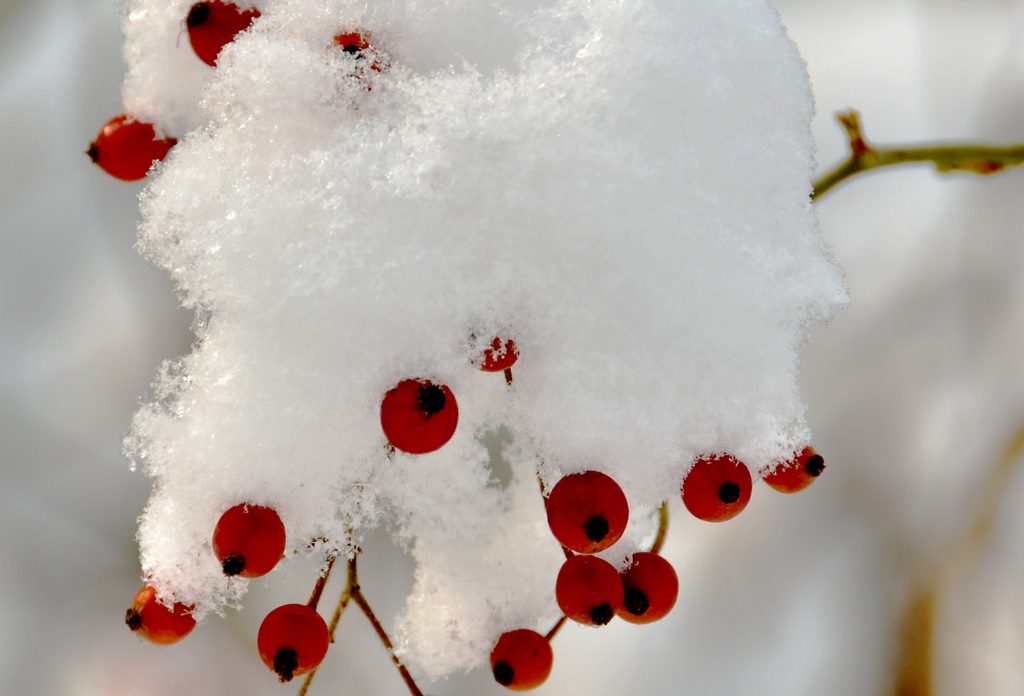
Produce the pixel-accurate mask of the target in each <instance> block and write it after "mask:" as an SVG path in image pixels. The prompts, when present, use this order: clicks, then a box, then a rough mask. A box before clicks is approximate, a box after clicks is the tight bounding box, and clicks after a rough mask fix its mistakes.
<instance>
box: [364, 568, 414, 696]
mask: <svg viewBox="0 0 1024 696" xmlns="http://www.w3.org/2000/svg"><path fill="white" fill-rule="evenodd" d="M351 594H352V600H353V601H354V602H355V603H356V604H357V605H359V608H360V609H362V610H363V614H364V615H365V616H366V618H367V619H368V620H369V622H370V624H371V625H372V626H373V630H375V631H376V632H377V637H378V638H380V642H381V643H383V644H384V647H385V648H386V649H387V651H388V652H389V653H390V654H391V661H392V662H394V663H395V667H396V668H398V672H399V674H401V675H402V679H404V680H405V685H406V686H408V687H409V692H410V693H411V694H412V695H413V696H423V692H422V691H420V687H418V686H417V685H416V681H415V680H414V679H413V678H412V675H411V674H409V670H408V669H406V668H405V665H403V664H402V661H401V660H400V659H398V656H397V655H395V646H394V645H392V644H391V639H390V638H388V634H387V632H386V631H385V630H384V627H383V626H382V625H381V623H380V621H378V620H377V616H376V615H375V614H374V613H373V609H371V608H370V603H369V602H367V601H366V597H364V596H363V593H362V591H361V590H360V589H359V585H353V586H352V590H351Z"/></svg>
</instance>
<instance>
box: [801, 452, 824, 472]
mask: <svg viewBox="0 0 1024 696" xmlns="http://www.w3.org/2000/svg"><path fill="white" fill-rule="evenodd" d="M806 468H807V473H808V474H810V475H811V476H814V477H818V476H821V472H823V471H824V470H825V458H824V457H822V456H821V455H820V454H816V455H814V456H813V457H811V458H810V459H808V460H807V467H806Z"/></svg>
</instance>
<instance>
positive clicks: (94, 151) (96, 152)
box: [85, 143, 100, 163]
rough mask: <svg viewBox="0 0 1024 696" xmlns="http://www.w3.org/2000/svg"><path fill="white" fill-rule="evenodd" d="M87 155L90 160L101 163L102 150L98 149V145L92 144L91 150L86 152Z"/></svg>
mask: <svg viewBox="0 0 1024 696" xmlns="http://www.w3.org/2000/svg"><path fill="white" fill-rule="evenodd" d="M85 154H87V155H89V159H91V160H92V161H93V162H94V163H95V162H97V161H99V158H100V149H99V148H98V147H96V143H92V144H91V145H89V149H88V150H86V151H85Z"/></svg>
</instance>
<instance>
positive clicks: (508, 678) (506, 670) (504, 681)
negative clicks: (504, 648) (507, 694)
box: [494, 662, 516, 686]
mask: <svg viewBox="0 0 1024 696" xmlns="http://www.w3.org/2000/svg"><path fill="white" fill-rule="evenodd" d="M515 678H516V673H515V670H513V669H512V665H510V664H509V663H507V662H498V663H497V664H496V665H494V681H496V682H498V683H499V684H501V685H502V686H508V685H509V684H511V683H512V680H513V679H515Z"/></svg>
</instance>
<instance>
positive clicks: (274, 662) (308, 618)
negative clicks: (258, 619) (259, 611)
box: [256, 604, 330, 682]
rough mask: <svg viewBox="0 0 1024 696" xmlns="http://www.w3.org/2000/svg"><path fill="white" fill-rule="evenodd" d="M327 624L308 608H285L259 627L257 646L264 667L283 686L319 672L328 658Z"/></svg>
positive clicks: (268, 615) (271, 614) (270, 615)
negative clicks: (274, 675)
mask: <svg viewBox="0 0 1024 696" xmlns="http://www.w3.org/2000/svg"><path fill="white" fill-rule="evenodd" d="M329 642H330V636H329V633H328V630H327V624H326V623H325V622H324V620H323V618H321V616H320V614H318V613H317V612H316V610H315V609H311V608H310V607H308V606H306V605H305V604H285V605H284V606H282V607H278V608H277V609H274V611H272V612H270V613H269V614H267V618H265V619H263V623H262V624H260V631H259V634H258V635H257V637H256V646H257V648H258V649H259V652H260V658H261V659H262V660H263V664H265V665H266V666H267V667H269V668H270V669H272V670H273V671H274V672H275V673H276V674H277V676H278V678H279V679H280V680H281V681H282V682H287V681H291V680H292V679H293V678H294V677H297V676H300V675H302V674H306V673H307V672H309V671H310V670H313V669H316V668H317V667H318V666H319V665H320V663H321V662H323V659H324V657H325V656H326V655H327V645H328V643H329Z"/></svg>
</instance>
